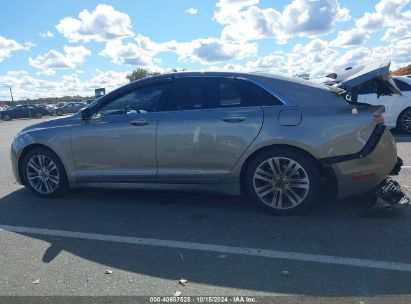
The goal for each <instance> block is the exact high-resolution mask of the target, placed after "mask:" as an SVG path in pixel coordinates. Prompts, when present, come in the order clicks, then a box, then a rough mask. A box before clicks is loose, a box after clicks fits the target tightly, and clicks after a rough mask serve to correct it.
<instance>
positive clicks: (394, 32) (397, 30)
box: [381, 24, 411, 41]
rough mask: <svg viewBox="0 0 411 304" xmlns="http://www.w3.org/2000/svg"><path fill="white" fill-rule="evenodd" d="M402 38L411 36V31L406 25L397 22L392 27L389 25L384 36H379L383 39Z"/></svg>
mask: <svg viewBox="0 0 411 304" xmlns="http://www.w3.org/2000/svg"><path fill="white" fill-rule="evenodd" d="M404 38H411V32H410V29H409V27H408V26H406V25H401V24H398V25H396V26H394V27H390V28H388V29H387V31H386V32H385V33H384V36H383V37H382V38H381V40H383V41H391V40H398V39H404Z"/></svg>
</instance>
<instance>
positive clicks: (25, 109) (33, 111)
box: [0, 105, 48, 120]
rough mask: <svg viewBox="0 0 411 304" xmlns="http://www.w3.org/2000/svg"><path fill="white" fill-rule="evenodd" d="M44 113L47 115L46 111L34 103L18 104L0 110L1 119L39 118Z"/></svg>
mask: <svg viewBox="0 0 411 304" xmlns="http://www.w3.org/2000/svg"><path fill="white" fill-rule="evenodd" d="M45 115H48V111H47V110H45V109H43V108H41V107H38V106H36V105H19V106H15V107H10V108H8V109H7V110H4V111H1V112H0V116H1V119H3V120H11V119H15V118H41V117H43V116H45Z"/></svg>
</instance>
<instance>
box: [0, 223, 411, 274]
mask: <svg viewBox="0 0 411 304" xmlns="http://www.w3.org/2000/svg"><path fill="white" fill-rule="evenodd" d="M2 230H4V231H10V232H18V233H28V234H37V235H49V236H60V237H68V238H77V239H86V240H95V241H106V242H116V243H124V244H133V245H146V246H155V247H168V248H178V249H189V250H198V251H211V252H218V253H227V254H238V255H248V256H256V257H265V258H273V259H285V260H295V261H303V262H313V263H322V264H334V265H343V266H354V267H363V268H371V269H384V270H396V271H403V272H411V264H406V263H397V262H388V261H377V260H368V259H357V258H347V257H338V256H329V255H317V254H309V253H300V252H291V251H279V250H267V249H256V248H245V247H233V246H224V245H214V244H204V243H193V242H180V241H171V240H159V239H147V238H138V237H128V236H118V235H106V234H97V233H84V232H74V231H64V230H51V229H41V228H30V227H18V226H8V225H0V232H1V231H2Z"/></svg>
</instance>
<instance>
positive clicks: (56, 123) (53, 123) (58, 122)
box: [20, 114, 77, 133]
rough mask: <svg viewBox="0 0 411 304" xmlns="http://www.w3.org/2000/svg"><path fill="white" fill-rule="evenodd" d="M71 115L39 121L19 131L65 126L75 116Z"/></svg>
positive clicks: (68, 124)
mask: <svg viewBox="0 0 411 304" xmlns="http://www.w3.org/2000/svg"><path fill="white" fill-rule="evenodd" d="M76 115H77V114H75V115H71V116H66V117H61V118H57V119H52V120H48V121H44V122H40V123H37V124H34V125H31V126H28V127H26V128H24V129H23V130H21V131H20V133H24V132H28V131H33V130H41V129H49V128H59V127H67V126H70V125H71V121H72V120H73V118H74V117H75V116H76Z"/></svg>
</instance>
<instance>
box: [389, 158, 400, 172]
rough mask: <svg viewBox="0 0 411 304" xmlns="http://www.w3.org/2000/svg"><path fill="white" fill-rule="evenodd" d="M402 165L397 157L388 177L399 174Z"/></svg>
mask: <svg viewBox="0 0 411 304" xmlns="http://www.w3.org/2000/svg"><path fill="white" fill-rule="evenodd" d="M403 165H404V162H403V160H402V158H401V157H398V156H397V162H396V163H395V165H394V168H392V170H391V172H390V173H389V174H388V175H398V174H400V171H401V167H402V166H403Z"/></svg>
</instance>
